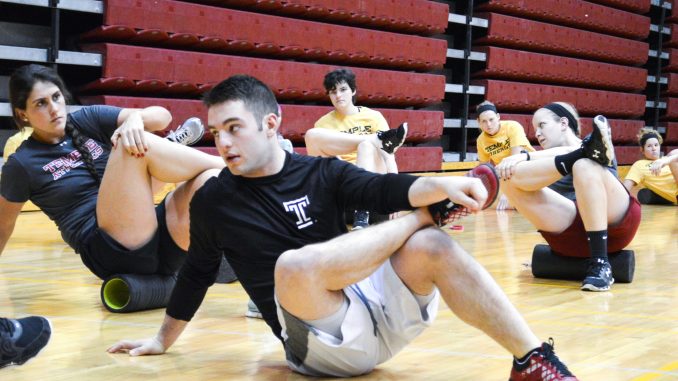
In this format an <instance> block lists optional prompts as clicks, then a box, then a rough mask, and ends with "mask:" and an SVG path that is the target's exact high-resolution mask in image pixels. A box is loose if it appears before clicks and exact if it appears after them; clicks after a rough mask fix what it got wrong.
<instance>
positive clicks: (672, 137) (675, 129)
mask: <svg viewBox="0 0 678 381" xmlns="http://www.w3.org/2000/svg"><path fill="white" fill-rule="evenodd" d="M663 126H665V127H666V134H665V135H664V144H678V123H676V122H668V123H664V124H663Z"/></svg>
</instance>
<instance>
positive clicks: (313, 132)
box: [304, 128, 381, 157]
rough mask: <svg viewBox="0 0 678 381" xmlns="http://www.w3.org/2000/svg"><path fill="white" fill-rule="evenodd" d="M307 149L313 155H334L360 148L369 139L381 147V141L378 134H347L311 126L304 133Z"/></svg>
mask: <svg viewBox="0 0 678 381" xmlns="http://www.w3.org/2000/svg"><path fill="white" fill-rule="evenodd" d="M304 140H305V142H306V149H307V150H308V154H309V155H312V156H323V157H332V156H338V155H345V154H348V153H351V152H354V151H356V150H357V149H358V145H359V144H360V143H362V142H364V141H369V142H371V143H372V145H374V146H375V147H381V141H379V138H377V135H376V134H371V135H358V134H347V133H343V132H338V131H332V130H328V129H326V128H311V129H310V130H308V131H306V135H304Z"/></svg>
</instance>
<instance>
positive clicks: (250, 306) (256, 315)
mask: <svg viewBox="0 0 678 381" xmlns="http://www.w3.org/2000/svg"><path fill="white" fill-rule="evenodd" d="M245 316H247V317H248V318H252V319H263V318H264V316H263V315H262V314H261V312H260V311H259V307H257V305H256V304H254V302H253V301H252V299H250V300H249V301H248V302H247V311H245Z"/></svg>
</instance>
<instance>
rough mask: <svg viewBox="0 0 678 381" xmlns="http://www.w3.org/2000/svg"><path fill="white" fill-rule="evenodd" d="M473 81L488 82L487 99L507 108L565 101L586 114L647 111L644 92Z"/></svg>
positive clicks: (632, 114) (484, 82)
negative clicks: (634, 92) (633, 92)
mask: <svg viewBox="0 0 678 381" xmlns="http://www.w3.org/2000/svg"><path fill="white" fill-rule="evenodd" d="M474 84H476V85H481V86H485V99H489V100H491V101H492V102H494V103H495V104H496V106H497V108H498V109H499V110H502V111H504V110H505V111H507V112H516V111H518V112H534V110H536V109H538V108H539V107H541V106H543V105H544V104H546V103H549V102H555V101H562V102H568V103H572V104H574V105H575V107H576V108H577V110H578V111H579V113H580V114H581V115H583V116H594V115H597V114H604V115H606V116H608V117H610V118H614V117H639V116H641V115H643V114H644V113H645V95H642V94H627V93H618V92H612V91H602V90H590V89H581V88H574V87H563V86H551V85H537V84H530V83H520V82H507V81H497V80H481V81H474Z"/></svg>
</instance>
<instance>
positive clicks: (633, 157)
mask: <svg viewBox="0 0 678 381" xmlns="http://www.w3.org/2000/svg"><path fill="white" fill-rule="evenodd" d="M614 154H615V157H616V159H617V164H618V165H631V164H633V163H635V162H636V161H637V160H640V159H641V158H642V157H641V153H640V149H639V148H638V146H615V147H614Z"/></svg>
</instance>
